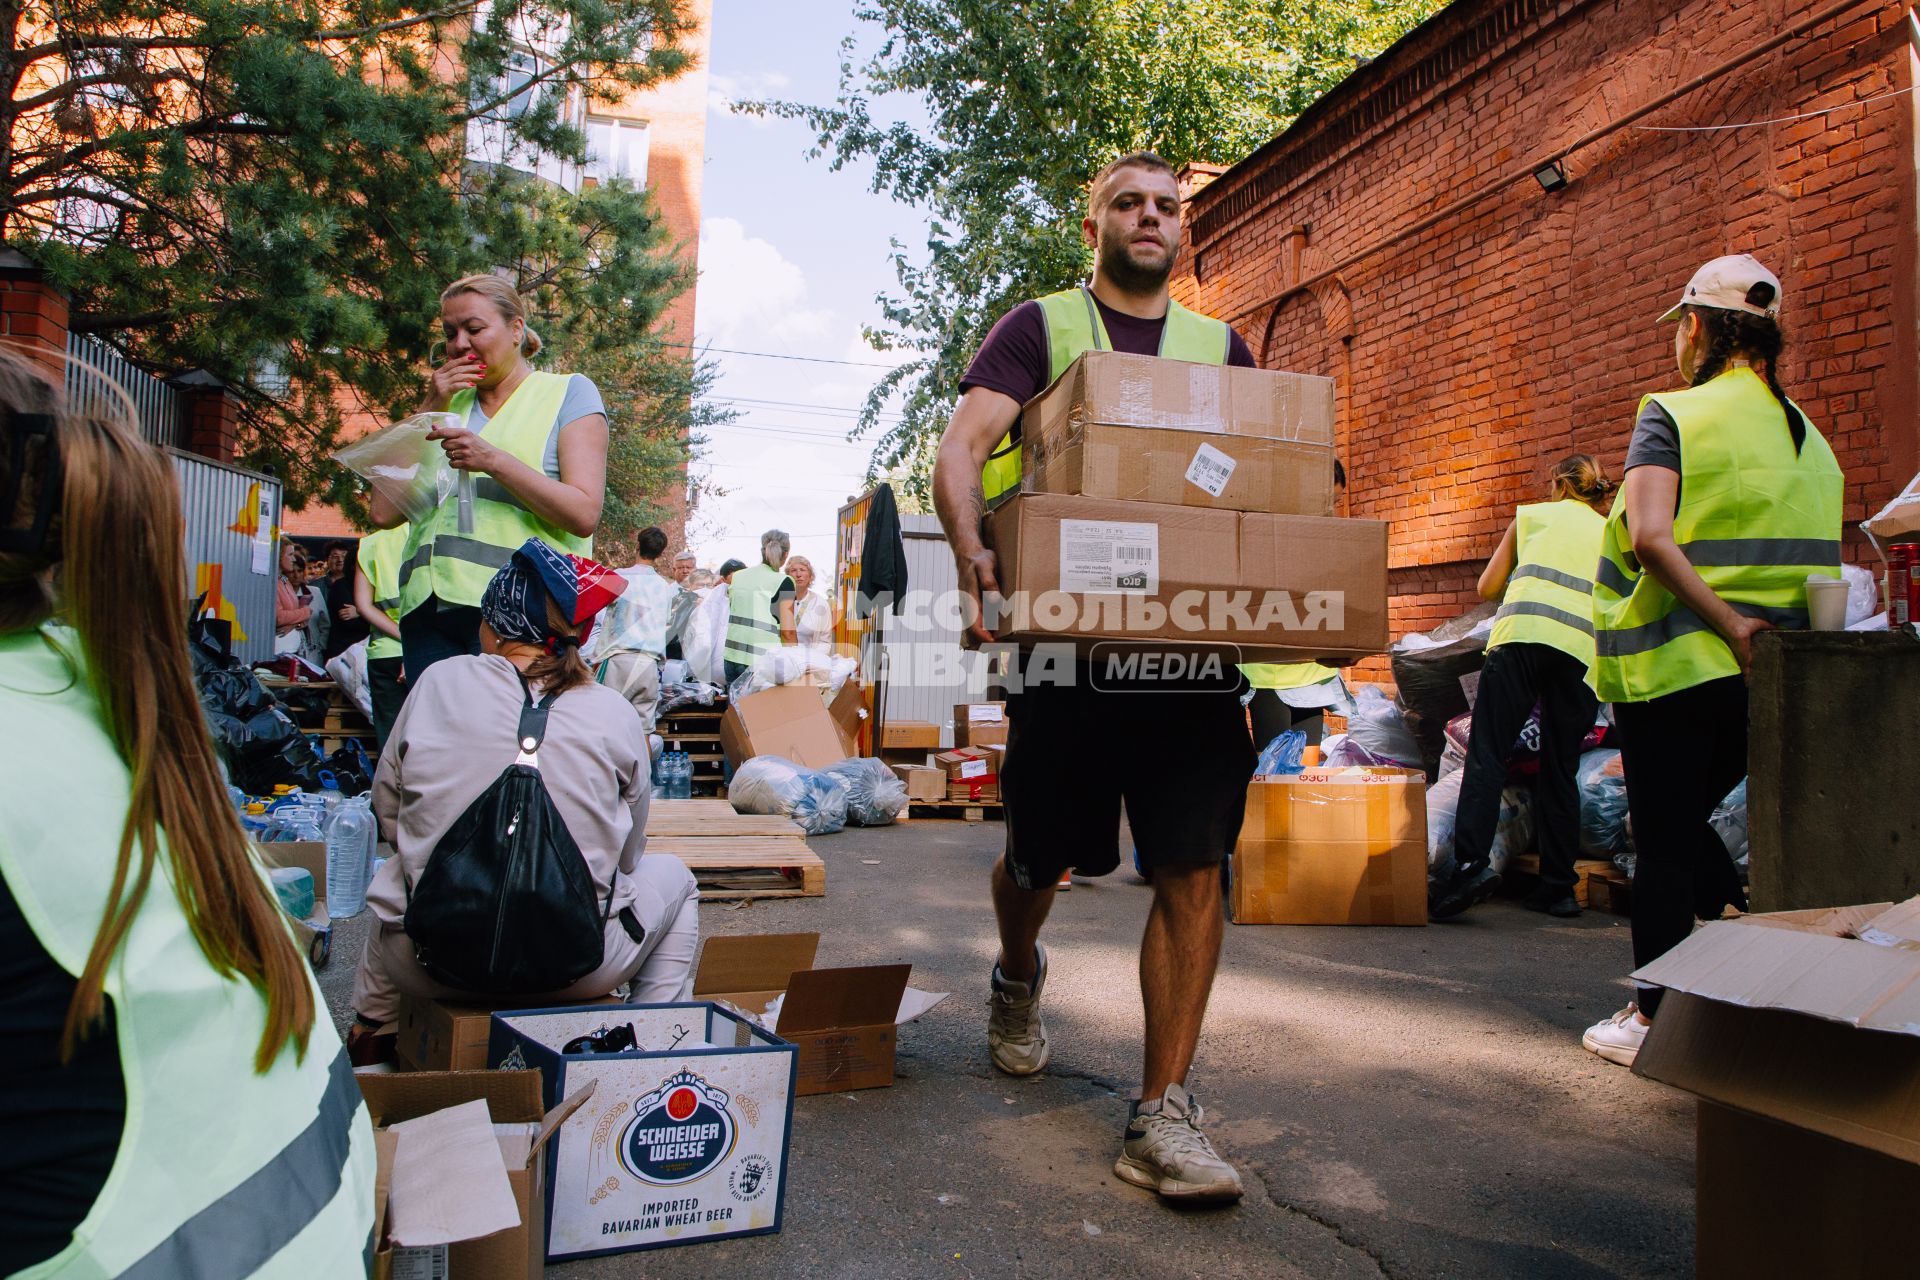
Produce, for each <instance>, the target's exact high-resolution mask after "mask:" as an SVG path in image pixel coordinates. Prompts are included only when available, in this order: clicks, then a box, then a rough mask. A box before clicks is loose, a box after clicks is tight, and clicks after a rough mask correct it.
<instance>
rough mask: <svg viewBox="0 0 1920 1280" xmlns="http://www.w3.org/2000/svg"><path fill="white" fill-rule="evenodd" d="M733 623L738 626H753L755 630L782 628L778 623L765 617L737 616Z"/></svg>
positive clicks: (776, 629)
mask: <svg viewBox="0 0 1920 1280" xmlns="http://www.w3.org/2000/svg"><path fill="white" fill-rule="evenodd" d="M733 625H734V626H736V627H752V628H753V629H754V630H755V631H778V630H779V629H780V628H779V626H778V625H777V624H776V623H772V622H769V621H767V620H766V619H765V618H740V617H735V618H734V619H733Z"/></svg>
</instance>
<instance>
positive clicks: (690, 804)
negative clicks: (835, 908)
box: [647, 800, 827, 901]
mask: <svg viewBox="0 0 1920 1280" xmlns="http://www.w3.org/2000/svg"><path fill="white" fill-rule="evenodd" d="M647 852H648V853H670V854H672V855H673V856H674V857H676V858H678V859H680V861H682V862H684V863H686V865H687V869H688V870H690V871H692V872H693V878H694V880H695V881H696V882H698V883H699V885H700V896H701V897H703V898H706V899H708V900H709V901H712V900H716V899H730V898H820V897H825V896H826V892H827V864H826V863H824V862H822V861H821V860H820V856H819V855H818V854H816V853H814V852H813V850H811V849H809V848H808V847H807V842H806V840H805V839H804V838H802V836H801V832H800V828H799V826H798V825H797V824H796V823H794V822H793V821H792V820H791V819H788V818H782V817H779V816H777V815H774V816H763V815H757V814H741V813H735V812H734V811H733V806H732V805H730V804H728V803H727V802H726V801H725V800H656V801H655V802H654V803H653V806H652V808H651V809H650V810H649V811H648V815H647Z"/></svg>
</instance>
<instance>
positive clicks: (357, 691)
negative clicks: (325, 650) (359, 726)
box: [327, 640, 373, 720]
mask: <svg viewBox="0 0 1920 1280" xmlns="http://www.w3.org/2000/svg"><path fill="white" fill-rule="evenodd" d="M327 675H328V676H330V677H331V678H332V679H333V682H334V683H335V684H337V685H339V686H340V690H341V692H343V693H345V694H346V695H347V696H348V697H349V698H352V699H353V705H354V706H356V707H359V708H360V714H361V715H363V716H365V717H366V718H367V719H369V720H371V719H373V693H372V691H371V690H370V689H369V688H368V687H367V642H366V641H365V640H361V641H358V642H356V643H354V644H352V645H349V646H348V647H347V648H345V649H342V650H341V651H340V652H339V653H337V654H335V655H334V656H333V657H332V658H331V659H329V660H328V662H327Z"/></svg>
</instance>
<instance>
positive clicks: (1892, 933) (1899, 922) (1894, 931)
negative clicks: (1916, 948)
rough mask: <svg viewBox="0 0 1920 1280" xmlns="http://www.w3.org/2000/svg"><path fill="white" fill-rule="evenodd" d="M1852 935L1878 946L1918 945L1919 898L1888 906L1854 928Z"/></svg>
mask: <svg viewBox="0 0 1920 1280" xmlns="http://www.w3.org/2000/svg"><path fill="white" fill-rule="evenodd" d="M1853 936H1854V937H1856V938H1860V939H1863V940H1864V941H1867V942H1872V943H1876V944H1878V945H1879V946H1883V947H1887V946H1899V945H1902V944H1909V943H1910V944H1915V945H1920V898H1909V899H1907V900H1906V901H1905V902H1902V903H1901V904H1900V905H1898V906H1896V907H1889V908H1888V909H1887V910H1885V911H1882V912H1880V913H1879V914H1878V915H1876V916H1874V917H1873V918H1872V919H1871V920H1869V921H1867V922H1866V923H1865V924H1863V925H1861V926H1860V927H1858V928H1857V929H1855V930H1854V935H1853Z"/></svg>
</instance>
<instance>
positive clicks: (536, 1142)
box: [527, 1080, 600, 1168]
mask: <svg viewBox="0 0 1920 1280" xmlns="http://www.w3.org/2000/svg"><path fill="white" fill-rule="evenodd" d="M599 1087H600V1082H599V1081H598V1080H588V1081H587V1082H586V1084H584V1085H582V1086H581V1087H580V1088H578V1089H575V1090H574V1091H573V1092H572V1093H570V1094H568V1095H567V1096H566V1097H565V1098H563V1099H562V1100H561V1102H560V1105H559V1106H557V1107H555V1108H554V1109H553V1110H551V1111H549V1112H547V1118H546V1119H545V1120H543V1121H541V1123H540V1131H539V1132H538V1133H536V1134H534V1135H533V1145H532V1146H531V1147H529V1148H528V1149H527V1167H528V1168H532V1167H533V1162H534V1159H535V1158H536V1157H537V1156H539V1154H540V1152H541V1149H542V1148H544V1147H545V1146H546V1145H547V1139H548V1138H551V1137H552V1136H553V1135H554V1134H556V1133H558V1132H559V1131H560V1126H561V1125H563V1124H565V1123H566V1122H567V1117H568V1116H570V1115H572V1114H573V1113H574V1112H576V1111H578V1110H579V1109H580V1108H581V1107H583V1106H585V1105H586V1101H587V1099H588V1098H591V1097H592V1096H593V1091H594V1090H595V1089H598V1088H599Z"/></svg>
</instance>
